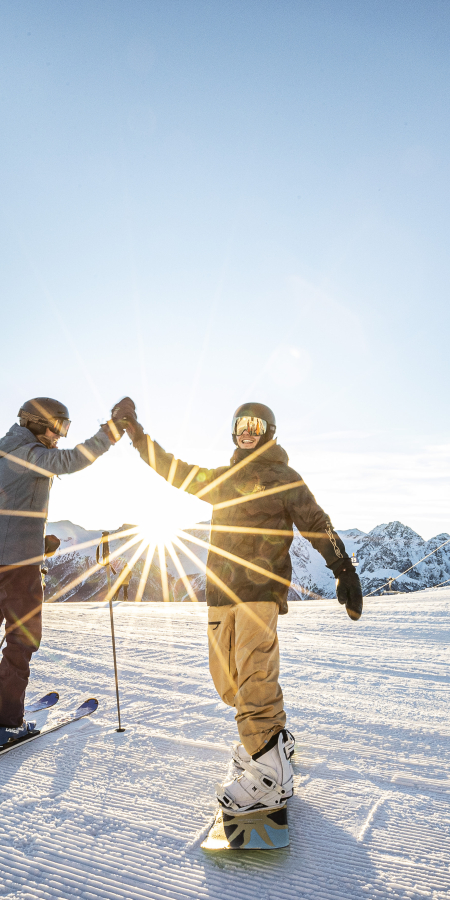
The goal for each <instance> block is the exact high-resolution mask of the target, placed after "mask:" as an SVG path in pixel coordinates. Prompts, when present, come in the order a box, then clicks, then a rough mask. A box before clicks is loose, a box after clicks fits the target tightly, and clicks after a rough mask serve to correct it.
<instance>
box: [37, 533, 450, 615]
mask: <svg viewBox="0 0 450 900" xmlns="http://www.w3.org/2000/svg"><path fill="white" fill-rule="evenodd" d="M207 526H208V523H203V527H202V528H201V527H200V526H199V528H198V529H193V530H190V531H189V529H186V534H191V535H193V536H194V537H198V538H201V539H202V540H204V541H208V528H207ZM130 527H131V526H129V525H123V526H121V528H120V529H117V530H116V532H111V535H110V541H111V551H112V552H114V551H117V558H116V562H114V563H113V565H114V567H115V568H116V570H117V572H120V571H121V570H122V569H123V567H124V565H125V564H126V562H127V561H129V560H130V558H131V556H132V555H133V554H134V553H135V550H136V546H137V545H135V546H133V547H131V548H129V549H125V550H123V551H122V550H121V547H123V546H124V545H125V543H126V542H127V541H128V540H129V537H128V536H127V537H125V538H118V537H115V535H116V534H117V533H119V532H120V531H122V530H124V529H126V528H130ZM47 534H56V535H57V537H59V538H60V540H61V546H60V549H59V550H58V552H57V554H56V555H55V556H54V557H52V558H50V559H49V560H47V565H48V575H47V578H46V590H45V599H46V600H52V598H53V597H55V599H58V600H60V601H74V600H76V601H80V600H92V599H102V597H104V596H105V594H106V575H105V570H104V569H100V570H97V571H93V572H91V571H90V570H91V569H92V568H93V567H94V566H95V551H96V545H97V543H98V542H99V541H100V537H101V532H100V531H87V530H86V529H84V528H82V527H81V526H80V525H74V524H73V523H72V522H69V521H67V520H65V521H61V522H49V523H48V525H47ZM338 534H339V535H340V537H341V538H342V540H343V541H344V544H345V547H346V550H347V552H348V553H349V555H352V554H355V559H356V562H357V564H358V565H357V572H358V574H359V576H360V578H361V583H362V587H363V593H364V594H366V595H367V594H370V593H372V592H373V591H376V590H378V589H380V588H381V587H382V585H384V584H385V583H386V582H387V581H388V579H389V578H393V579H394V582H393V584H392V587H393V589H394V590H396V591H401V592H408V591H417V590H422V589H424V588H430V587H434V586H436V585H438V584H440V583H441V582H443V581H446V580H449V581H450V543H448V544H446V546H444V547H442V548H441V549H439V550H437V552H435V553H433V554H432V555H431V556H429V557H428V558H427V559H425V560H424V561H423V562H421V563H420V564H419V565H418V566H416V567H415V568H413V569H412V570H411V571H410V572H408V573H407V574H406V575H404V576H403V577H402V578H400V579H399V581H398V582H397V581H395V579H396V578H397V577H398V576H399V574H400V573H401V572H404V571H405V570H406V569H408V568H409V567H410V566H412V565H413V564H414V563H415V562H417V560H419V559H422V557H424V556H427V555H428V554H430V553H432V551H434V550H436V548H437V547H439V546H440V545H441V544H443V543H444V542H445V541H449V542H450V535H448V534H446V533H443V534H438V535H436V537H433V538H431V539H430V540H429V541H425V540H424V539H423V538H422V537H420V535H419V534H417V533H416V532H415V531H413V530H412V528H408V526H407V525H403V524H402V523H401V522H389V523H388V524H384V525H377V526H376V528H373V529H372V531H370V532H369V533H367V534H366V533H365V532H363V531H360V530H359V529H358V528H353V529H348V530H346V531H338ZM88 542H91V546H88V547H79V545H80V544H85V543H88ZM187 546H188V547H189V548H190V550H192V551H193V552H194V553H196V554H197V556H198V557H199V558H200V559H201V561H202V562H203V563H205V562H206V550H205V549H200V548H199V547H198V546H197V545H195V544H193V543H187ZM177 552H178V555H179V557H180V560H181V561H182V564H183V568H184V570H185V572H186V576H187V579H188V580H189V583H190V585H191V587H192V589H193V590H194V592H195V594H196V596H197V599H198V600H204V599H205V576H204V575H203V574H202V570H201V566H200V565H197V564H196V563H194V562H193V561H192V560H191V559H190V558H189V557H187V556H185V555H184V554H183V553H181V551H179V550H177ZM145 557H146V554H145V553H144V554H143V556H142V557H141V558H140V559H139V560H138V562H137V563H136V564H135V566H134V567H133V577H132V579H131V582H130V586H129V592H128V597H129V599H130V600H134V598H135V596H136V592H137V589H138V585H139V581H140V578H141V575H142V571H143V567H144V564H145ZM291 559H292V587H291V589H290V591H289V598H288V599H289V600H290V601H295V600H308V599H314V598H316V597H334V596H335V580H334V576H333V573H332V572H331V571H330V570H329V569H327V568H326V566H325V562H324V560H323V558H322V557H321V555H320V553H318V552H317V551H316V550H314V548H313V547H312V546H311V544H310V543H309V541H307V540H306V539H305V538H303V537H302V536H301V535H300V534H299V532H298V531H295V534H294V539H293V542H292V546H291ZM163 565H164V566H165V568H166V573H167V589H168V593H169V597H170V599H171V600H178V601H183V600H189V599H190V594H189V592H188V590H187V586H186V580H183V579H182V578H180V573H179V571H178V570H177V568H176V566H175V565H174V562H173V560H172V558H171V557H170V555H169V553H168V552H167V551H166V558H165V561H164V560H163ZM74 582H75V583H74ZM62 592H64V593H62ZM55 595H58V596H57V597H56V596H55ZM120 596H122V595H120ZM166 596H167V595H166ZM163 599H164V597H163V589H162V582H161V560H160V558H159V555H158V552H156V553H155V555H154V558H153V561H152V564H151V566H150V570H149V575H148V579H147V583H146V587H145V590H144V593H143V596H142V600H144V601H150V600H152V601H162V600H163Z"/></svg>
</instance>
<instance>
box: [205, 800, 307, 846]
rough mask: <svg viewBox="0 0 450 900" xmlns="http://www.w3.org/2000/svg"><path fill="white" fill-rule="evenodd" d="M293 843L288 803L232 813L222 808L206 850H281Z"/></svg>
mask: <svg viewBox="0 0 450 900" xmlns="http://www.w3.org/2000/svg"><path fill="white" fill-rule="evenodd" d="M288 845H289V826H288V819H287V807H286V806H282V807H277V808H276V809H257V810H255V811H254V812H248V813H241V814H240V815H237V816H236V815H232V814H230V813H229V812H227V811H226V810H224V809H219V810H218V811H217V813H216V817H215V819H214V824H213V826H212V827H211V829H210V831H209V833H208V836H207V837H206V839H205V840H204V841H203V844H202V845H201V846H202V849H203V850H279V849H280V848H281V847H287V846H288Z"/></svg>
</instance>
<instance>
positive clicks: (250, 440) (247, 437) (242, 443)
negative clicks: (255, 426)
mask: <svg viewBox="0 0 450 900" xmlns="http://www.w3.org/2000/svg"><path fill="white" fill-rule="evenodd" d="M236 440H237V445H238V447H240V449H241V450H254V449H255V447H256V445H257V444H258V443H259V441H260V440H261V435H260V434H258V435H256V434H249V433H248V431H243V432H242V434H238V435H237V436H236Z"/></svg>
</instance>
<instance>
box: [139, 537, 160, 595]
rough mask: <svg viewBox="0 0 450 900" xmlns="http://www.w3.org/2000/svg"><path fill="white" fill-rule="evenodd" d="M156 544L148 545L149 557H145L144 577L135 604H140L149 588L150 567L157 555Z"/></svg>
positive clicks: (141, 579) (140, 582)
mask: <svg viewBox="0 0 450 900" xmlns="http://www.w3.org/2000/svg"><path fill="white" fill-rule="evenodd" d="M155 547H156V544H152V545H150V544H149V545H148V550H147V556H146V557H145V563H144V567H143V569H142V575H141V578H140V581H139V585H138V589H137V591H136V597H135V598H134V599H135V603H140V602H141V600H142V597H143V594H144V591H145V588H146V587H147V581H148V575H149V572H150V566H151V564H152V562H153V556H154V553H155Z"/></svg>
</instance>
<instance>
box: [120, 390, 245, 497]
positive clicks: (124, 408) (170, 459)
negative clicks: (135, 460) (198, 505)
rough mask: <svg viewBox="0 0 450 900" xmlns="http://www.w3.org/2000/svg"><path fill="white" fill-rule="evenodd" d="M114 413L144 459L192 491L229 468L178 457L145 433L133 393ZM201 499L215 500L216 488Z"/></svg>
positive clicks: (176, 482)
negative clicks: (137, 414)
mask: <svg viewBox="0 0 450 900" xmlns="http://www.w3.org/2000/svg"><path fill="white" fill-rule="evenodd" d="M111 416H112V419H113V422H115V423H116V424H117V425H118V427H119V428H125V430H126V432H127V434H128V435H129V437H130V438H131V440H132V443H133V447H135V448H136V450H137V451H138V452H139V454H140V457H141V459H142V460H143V461H144V462H146V463H147V465H149V466H151V468H152V469H154V470H155V472H157V473H158V475H161V477H162V478H165V480H166V481H168V482H169V484H172V485H173V486H174V487H176V488H181V490H184V491H187V492H188V493H189V494H198V492H199V491H201V490H202V488H204V487H206V486H207V485H208V484H211V483H212V482H213V481H214V480H215V478H217V476H218V475H220V474H221V473H222V472H224V471H225V470H226V468H227V467H224V468H222V469H205V468H202V467H201V466H198V465H195V464H192V463H186V462H183V460H181V459H176V458H175V456H174V455H173V453H166V451H165V450H164V449H163V448H162V447H161V445H160V444H158V442H157V441H153V440H152V439H151V437H150V435H149V434H146V433H145V431H144V429H143V427H142V425H141V424H140V423H139V422H138V420H137V417H136V407H135V405H134V403H133V401H132V400H130V398H129V397H125V398H124V399H123V400H121V401H120V403H117V404H116V406H115V407H114V408H113V410H112V412H111ZM201 499H205V500H206V502H207V503H214V502H215V501H214V492H212V493H208V494H207V495H205V497H204V498H203V497H202V498H201Z"/></svg>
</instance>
